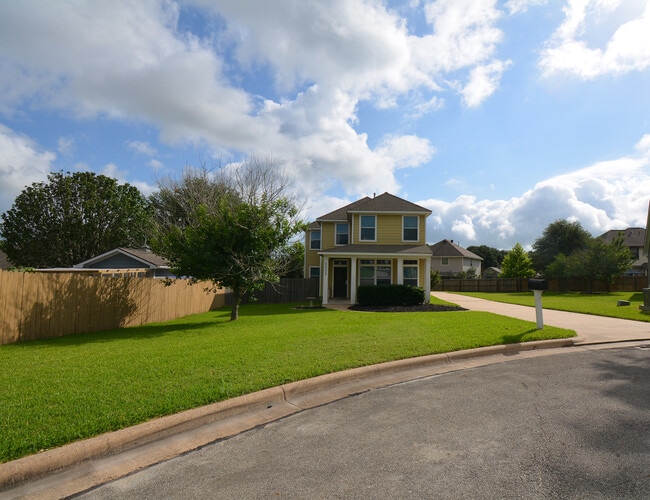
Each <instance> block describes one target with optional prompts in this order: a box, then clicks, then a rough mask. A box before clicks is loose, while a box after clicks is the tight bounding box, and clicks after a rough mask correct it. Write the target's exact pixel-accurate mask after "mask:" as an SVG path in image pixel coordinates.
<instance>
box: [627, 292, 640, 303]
mask: <svg viewBox="0 0 650 500" xmlns="http://www.w3.org/2000/svg"><path fill="white" fill-rule="evenodd" d="M627 300H629V301H630V302H643V293H642V292H638V293H633V294H632V295H630V296H629V297H628V299H627Z"/></svg>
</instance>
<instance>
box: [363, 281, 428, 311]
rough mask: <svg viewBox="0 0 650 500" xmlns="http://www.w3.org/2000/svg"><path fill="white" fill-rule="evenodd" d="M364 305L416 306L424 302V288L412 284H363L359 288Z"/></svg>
mask: <svg viewBox="0 0 650 500" xmlns="http://www.w3.org/2000/svg"><path fill="white" fill-rule="evenodd" d="M357 301H358V302H359V305H362V306H415V305H419V304H423V303H424V289H422V288H418V287H416V286H411V285H362V286H360V287H359V288H357Z"/></svg>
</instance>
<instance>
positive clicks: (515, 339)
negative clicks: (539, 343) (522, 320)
mask: <svg viewBox="0 0 650 500" xmlns="http://www.w3.org/2000/svg"><path fill="white" fill-rule="evenodd" d="M539 331H540V330H538V329H537V328H531V329H530V330H526V331H525V332H521V333H517V334H511V335H504V336H503V337H501V340H502V341H503V342H502V343H503V344H517V343H519V342H526V341H530V340H531V339H525V338H524V337H526V336H530V335H533V334H535V333H538V332H539Z"/></svg>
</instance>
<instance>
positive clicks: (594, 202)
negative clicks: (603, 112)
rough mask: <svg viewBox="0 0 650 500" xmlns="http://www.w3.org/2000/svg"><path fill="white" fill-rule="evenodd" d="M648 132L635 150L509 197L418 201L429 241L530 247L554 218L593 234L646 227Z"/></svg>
mask: <svg viewBox="0 0 650 500" xmlns="http://www.w3.org/2000/svg"><path fill="white" fill-rule="evenodd" d="M648 186H650V135H645V136H644V137H643V138H642V139H641V140H640V141H639V142H638V143H637V145H636V153H635V154H633V155H630V156H626V157H622V158H618V159H615V160H609V161H603V162H598V163H595V164H593V165H591V166H589V167H586V168H583V169H580V170H576V171H573V172H569V173H566V174H563V175H559V176H555V177H552V178H549V179H546V180H544V181H542V182H539V183H538V184H537V185H535V187H534V188H533V189H530V190H528V191H526V192H525V193H522V194H521V195H520V196H518V197H514V198H511V199H509V200H478V199H477V198H476V197H474V196H466V195H463V196H459V197H458V198H456V199H455V200H453V201H451V202H447V201H443V200H436V199H429V200H422V201H419V202H417V203H418V204H420V205H422V206H425V207H427V208H429V209H431V210H432V211H433V214H432V216H431V217H430V218H429V221H428V231H427V235H428V238H429V240H430V242H436V241H439V240H441V239H443V238H448V239H454V240H456V241H460V242H461V244H462V245H463V246H469V245H489V246H493V247H496V248H504V249H510V248H512V247H513V246H514V245H515V243H517V242H519V243H521V244H522V245H524V247H530V245H532V243H533V242H534V241H535V239H537V238H539V237H540V236H541V234H542V232H543V231H544V228H545V227H546V226H548V224H550V223H551V222H553V221H555V220H557V219H571V220H577V221H580V223H581V224H582V225H583V227H584V228H585V229H586V230H587V231H589V232H590V233H592V234H593V235H594V236H597V235H599V234H602V233H604V232H606V231H608V230H610V229H625V228H627V227H634V226H637V227H645V223H646V217H647V210H648V202H649V201H650V191H649V189H648Z"/></svg>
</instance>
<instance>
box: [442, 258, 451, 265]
mask: <svg viewBox="0 0 650 500" xmlns="http://www.w3.org/2000/svg"><path fill="white" fill-rule="evenodd" d="M445 259H447V263H446V264H445ZM440 265H441V266H448V265H449V257H440Z"/></svg>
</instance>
